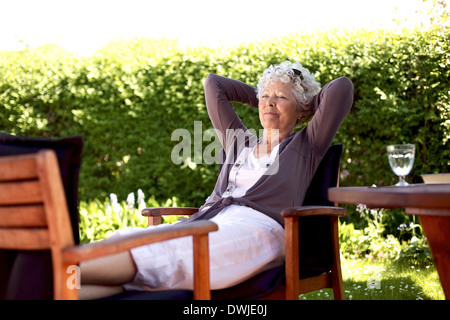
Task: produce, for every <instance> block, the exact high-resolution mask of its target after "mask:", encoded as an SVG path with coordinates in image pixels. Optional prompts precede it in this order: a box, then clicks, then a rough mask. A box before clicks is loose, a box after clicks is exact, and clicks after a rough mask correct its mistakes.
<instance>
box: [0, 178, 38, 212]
mask: <svg viewBox="0 0 450 320" xmlns="http://www.w3.org/2000/svg"><path fill="white" fill-rule="evenodd" d="M40 202H42V192H41V189H40V185H39V182H38V181H37V180H34V181H22V182H15V183H12V182H5V183H0V205H4V206H6V205H14V204H31V203H40Z"/></svg>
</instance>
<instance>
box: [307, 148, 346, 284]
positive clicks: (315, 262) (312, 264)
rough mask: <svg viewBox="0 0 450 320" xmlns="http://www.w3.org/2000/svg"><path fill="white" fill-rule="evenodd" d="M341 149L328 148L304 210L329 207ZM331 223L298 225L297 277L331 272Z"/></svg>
mask: <svg viewBox="0 0 450 320" xmlns="http://www.w3.org/2000/svg"><path fill="white" fill-rule="evenodd" d="M341 155H342V145H340V144H339V145H333V146H331V147H330V148H329V149H328V151H327V153H326V154H325V156H324V157H323V159H322V161H321V162H320V164H319V167H318V168H317V171H316V172H315V174H314V177H313V179H312V181H311V183H310V185H309V187H308V190H307V192H306V195H305V200H304V202H303V205H304V206H312V205H317V206H332V205H333V203H331V202H330V201H329V200H328V189H329V188H332V187H336V186H337V185H338V181H339V164H340V159H341ZM330 230H331V223H330V218H329V217H328V216H316V217H303V218H300V221H299V258H300V277H301V278H304V277H309V276H314V275H317V274H321V273H323V272H327V271H329V270H331V267H332V266H333V255H332V242H331V232H330Z"/></svg>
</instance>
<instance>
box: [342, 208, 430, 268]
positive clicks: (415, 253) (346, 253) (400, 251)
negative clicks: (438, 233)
mask: <svg viewBox="0 0 450 320" xmlns="http://www.w3.org/2000/svg"><path fill="white" fill-rule="evenodd" d="M356 211H357V212H358V213H359V214H360V216H359V218H360V219H361V220H362V221H364V222H366V223H365V227H362V228H355V226H354V225H353V223H347V222H345V221H343V222H341V223H340V224H339V245H340V251H341V255H342V257H343V258H344V259H360V258H362V259H371V260H375V259H377V260H379V259H381V260H384V259H386V260H388V261H390V262H395V263H400V264H405V263H407V264H409V265H415V266H420V267H423V266H426V265H430V264H432V263H433V260H432V255H431V252H430V248H429V246H428V243H427V241H426V238H425V236H424V234H423V232H422V228H421V226H420V225H419V224H415V223H413V222H411V223H410V224H409V226H408V225H407V224H405V223H403V224H401V225H399V227H398V230H399V231H400V232H399V233H398V234H397V235H396V236H394V235H393V234H389V233H388V234H386V222H385V221H384V220H385V216H386V215H385V214H383V212H384V211H385V210H383V209H381V210H375V209H368V208H367V207H366V206H365V205H359V206H358V207H357V209H356Z"/></svg>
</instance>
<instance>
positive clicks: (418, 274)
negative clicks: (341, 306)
mask: <svg viewBox="0 0 450 320" xmlns="http://www.w3.org/2000/svg"><path fill="white" fill-rule="evenodd" d="M342 277H343V280H344V291H345V299H347V300H444V299H445V297H444V292H443V290H442V287H441V284H440V281H439V276H438V274H437V271H436V269H435V266H434V265H427V266H424V267H417V266H413V265H406V264H405V263H402V264H395V263H389V262H387V261H386V260H385V261H383V260H370V259H364V260H363V259H355V260H343V261H342ZM332 299H333V291H332V290H331V289H324V290H319V291H316V292H311V293H307V294H302V295H300V300H332Z"/></svg>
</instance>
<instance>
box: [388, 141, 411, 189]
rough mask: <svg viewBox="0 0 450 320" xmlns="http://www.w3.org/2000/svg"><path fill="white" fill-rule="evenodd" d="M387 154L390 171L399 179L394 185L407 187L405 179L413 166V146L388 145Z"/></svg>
mask: <svg viewBox="0 0 450 320" xmlns="http://www.w3.org/2000/svg"><path fill="white" fill-rule="evenodd" d="M387 154H388V159H389V164H390V166H391V169H392V171H393V172H394V173H395V174H396V175H397V176H398V177H399V182H398V183H397V184H396V185H397V186H403V185H408V183H407V182H406V181H405V177H406V176H407V175H408V174H409V173H410V172H411V169H412V167H413V164H414V154H415V146H414V145H413V144H397V145H389V146H387Z"/></svg>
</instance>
